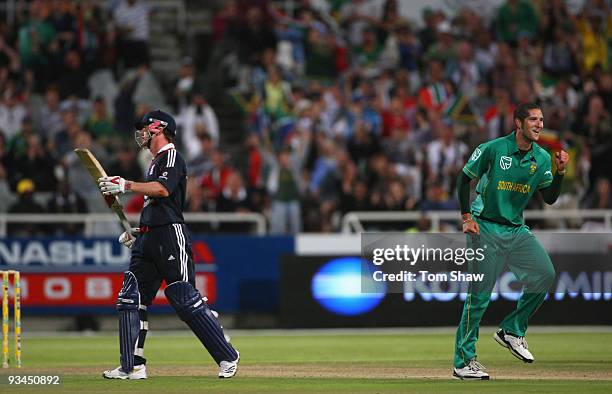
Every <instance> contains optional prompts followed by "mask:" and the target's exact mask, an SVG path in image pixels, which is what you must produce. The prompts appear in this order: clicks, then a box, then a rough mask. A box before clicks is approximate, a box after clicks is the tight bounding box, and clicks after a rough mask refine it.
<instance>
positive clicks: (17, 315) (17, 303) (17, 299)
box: [0, 270, 21, 368]
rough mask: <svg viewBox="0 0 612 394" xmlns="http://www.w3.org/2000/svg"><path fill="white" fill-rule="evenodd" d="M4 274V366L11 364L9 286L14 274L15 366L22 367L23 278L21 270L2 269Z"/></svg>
mask: <svg viewBox="0 0 612 394" xmlns="http://www.w3.org/2000/svg"><path fill="white" fill-rule="evenodd" d="M0 273H1V274H2V368H8V366H9V320H10V316H9V286H10V275H13V303H14V310H13V327H14V333H13V339H14V341H15V366H16V367H17V368H21V278H20V274H19V271H13V270H9V271H0Z"/></svg>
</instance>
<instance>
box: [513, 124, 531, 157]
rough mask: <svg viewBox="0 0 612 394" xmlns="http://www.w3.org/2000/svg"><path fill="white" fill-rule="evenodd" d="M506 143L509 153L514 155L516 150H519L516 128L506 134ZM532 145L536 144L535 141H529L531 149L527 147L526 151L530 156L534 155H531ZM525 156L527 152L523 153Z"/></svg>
mask: <svg viewBox="0 0 612 394" xmlns="http://www.w3.org/2000/svg"><path fill="white" fill-rule="evenodd" d="M506 143H507V146H508V152H509V153H510V155H514V154H515V153H517V152H520V149H519V147H518V145H517V143H516V130H515V131H513V132H512V133H511V134H508V136H507V137H506ZM534 145H536V143H535V142H531V149H529V150H528V151H527V152H526V153H528V154H529V156H530V157H534V155H533V152H534V150H533V147H534ZM526 156H527V154H525V157H526Z"/></svg>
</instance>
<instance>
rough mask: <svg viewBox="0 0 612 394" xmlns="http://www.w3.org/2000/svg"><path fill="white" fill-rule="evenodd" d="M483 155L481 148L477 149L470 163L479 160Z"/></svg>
mask: <svg viewBox="0 0 612 394" xmlns="http://www.w3.org/2000/svg"><path fill="white" fill-rule="evenodd" d="M481 154H482V151H481V150H480V148H476V150H475V151H474V153H472V156H471V157H470V161H476V160H478V158H479V157H480V155H481Z"/></svg>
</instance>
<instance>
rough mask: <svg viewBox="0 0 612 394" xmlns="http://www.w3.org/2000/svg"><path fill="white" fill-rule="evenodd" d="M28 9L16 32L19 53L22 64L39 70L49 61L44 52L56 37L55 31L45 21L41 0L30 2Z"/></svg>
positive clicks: (43, 5)
mask: <svg viewBox="0 0 612 394" xmlns="http://www.w3.org/2000/svg"><path fill="white" fill-rule="evenodd" d="M29 11H30V12H29V17H28V20H27V21H26V22H25V23H24V24H23V25H22V26H21V28H20V29H19V32H18V45H19V55H20V56H21V60H22V62H23V65H24V66H26V67H32V68H34V69H36V70H39V71H40V70H41V69H42V68H43V67H45V66H46V65H48V63H49V59H48V57H47V56H46V53H47V51H48V50H49V47H50V46H51V44H52V43H53V41H54V40H55V38H56V32H55V29H53V26H52V25H51V24H50V23H49V22H47V21H45V17H46V10H45V4H44V2H43V1H41V0H34V1H32V2H30V5H29Z"/></svg>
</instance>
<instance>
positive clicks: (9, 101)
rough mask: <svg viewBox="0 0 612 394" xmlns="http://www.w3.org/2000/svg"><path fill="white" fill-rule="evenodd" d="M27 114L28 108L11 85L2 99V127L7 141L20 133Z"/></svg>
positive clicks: (3, 93)
mask: <svg viewBox="0 0 612 394" xmlns="http://www.w3.org/2000/svg"><path fill="white" fill-rule="evenodd" d="M26 114H27V109H26V106H25V105H24V104H23V103H21V102H20V99H19V96H18V93H17V91H16V87H15V86H14V84H10V85H9V86H8V87H7V88H6V90H5V91H4V92H2V97H0V125H2V129H3V131H4V133H5V137H6V138H7V139H9V140H10V139H11V138H13V137H14V136H15V135H16V134H17V133H18V132H19V130H20V128H21V124H22V121H23V119H24V118H25V117H26Z"/></svg>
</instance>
